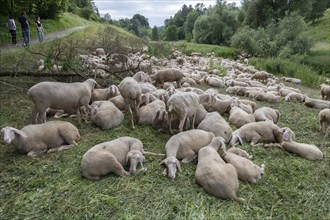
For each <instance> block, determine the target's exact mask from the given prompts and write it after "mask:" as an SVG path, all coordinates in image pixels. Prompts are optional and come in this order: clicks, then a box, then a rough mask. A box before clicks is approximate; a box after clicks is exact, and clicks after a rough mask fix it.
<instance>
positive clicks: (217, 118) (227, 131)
mask: <svg viewBox="0 0 330 220" xmlns="http://www.w3.org/2000/svg"><path fill="white" fill-rule="evenodd" d="M197 129H202V130H204V131H209V132H212V133H213V134H214V135H215V136H216V137H217V136H220V137H222V138H223V139H224V140H225V143H228V142H229V141H230V139H231V136H232V134H233V130H232V129H231V127H230V126H229V124H228V123H227V121H226V120H225V119H224V118H223V117H221V115H220V114H219V113H218V112H211V113H208V114H207V115H206V117H205V118H204V120H203V121H202V122H201V123H200V124H199V125H198V127H197Z"/></svg>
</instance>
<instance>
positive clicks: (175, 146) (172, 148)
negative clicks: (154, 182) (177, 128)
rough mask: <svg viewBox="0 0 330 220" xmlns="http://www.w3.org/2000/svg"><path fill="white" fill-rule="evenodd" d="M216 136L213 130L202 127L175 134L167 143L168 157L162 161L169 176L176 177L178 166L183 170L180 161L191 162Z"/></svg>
mask: <svg viewBox="0 0 330 220" xmlns="http://www.w3.org/2000/svg"><path fill="white" fill-rule="evenodd" d="M213 138H214V134H213V133H212V132H207V131H204V130H200V129H194V130H189V131H184V132H181V133H179V134H176V135H173V136H172V137H171V138H170V139H169V140H168V141H167V143H166V145H165V150H166V158H165V159H164V160H163V161H162V162H161V163H160V164H165V165H166V169H165V170H164V174H166V172H167V176H168V177H169V178H170V179H174V178H175V175H176V172H177V168H178V169H179V171H181V167H180V162H179V160H182V163H189V162H190V161H192V160H194V159H195V158H196V156H197V153H198V151H199V149H201V148H202V147H204V146H206V145H208V144H209V143H210V142H211V140H212V139H213Z"/></svg>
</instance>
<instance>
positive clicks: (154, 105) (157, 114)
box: [137, 100, 168, 128]
mask: <svg viewBox="0 0 330 220" xmlns="http://www.w3.org/2000/svg"><path fill="white" fill-rule="evenodd" d="M137 117H138V124H147V125H155V126H156V127H157V125H158V126H159V127H162V128H166V127H167V118H168V116H167V111H166V105H165V103H164V102H163V101H162V100H155V101H153V102H151V103H149V104H147V105H145V106H142V107H141V108H140V109H139V111H138V114H137Z"/></svg>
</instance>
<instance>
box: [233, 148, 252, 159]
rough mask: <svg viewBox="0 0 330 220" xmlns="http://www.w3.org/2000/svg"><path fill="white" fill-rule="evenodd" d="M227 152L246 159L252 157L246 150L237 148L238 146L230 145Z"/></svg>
mask: <svg viewBox="0 0 330 220" xmlns="http://www.w3.org/2000/svg"><path fill="white" fill-rule="evenodd" d="M228 152H230V153H233V154H236V155H238V156H241V157H245V158H246V159H252V157H253V156H252V155H250V154H249V153H248V152H246V150H243V149H241V148H238V147H231V148H229V149H228V150H227V153H228Z"/></svg>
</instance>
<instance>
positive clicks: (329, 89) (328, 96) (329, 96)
mask: <svg viewBox="0 0 330 220" xmlns="http://www.w3.org/2000/svg"><path fill="white" fill-rule="evenodd" d="M320 87H321V96H322V99H323V100H330V85H326V84H321V85H320Z"/></svg>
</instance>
